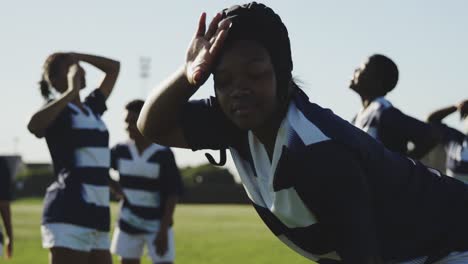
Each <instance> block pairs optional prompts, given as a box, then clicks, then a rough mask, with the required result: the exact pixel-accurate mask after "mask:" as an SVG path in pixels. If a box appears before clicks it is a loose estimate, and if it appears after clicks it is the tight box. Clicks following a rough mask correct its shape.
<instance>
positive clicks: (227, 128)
mask: <svg viewBox="0 0 468 264" xmlns="http://www.w3.org/2000/svg"><path fill="white" fill-rule="evenodd" d="M181 123H182V129H183V131H184V137H185V140H186V141H187V143H188V145H189V146H190V148H191V149H192V150H199V149H215V150H217V149H226V148H228V147H229V146H232V145H233V144H235V142H237V140H238V138H239V137H240V135H241V134H242V133H243V132H242V131H241V130H240V129H238V128H237V127H236V126H235V125H234V124H233V123H232V122H230V121H229V120H228V119H227V118H226V116H225V115H224V113H223V112H222V110H221V108H220V107H219V105H218V103H217V100H216V98H214V97H211V98H210V99H205V100H198V101H189V102H188V103H187V104H186V105H185V106H184V109H183V113H182V120H181Z"/></svg>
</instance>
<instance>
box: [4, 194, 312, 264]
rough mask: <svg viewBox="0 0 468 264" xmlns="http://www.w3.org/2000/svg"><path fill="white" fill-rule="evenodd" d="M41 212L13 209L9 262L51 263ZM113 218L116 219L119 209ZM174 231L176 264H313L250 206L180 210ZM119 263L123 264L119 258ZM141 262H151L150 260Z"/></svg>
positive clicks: (36, 203)
mask: <svg viewBox="0 0 468 264" xmlns="http://www.w3.org/2000/svg"><path fill="white" fill-rule="evenodd" d="M41 211H42V204H41V201H40V200H21V201H16V202H15V203H14V204H13V224H14V232H15V252H14V257H13V259H12V260H11V261H8V262H5V263H12V264H13V263H15V264H26V263H27V264H31V263H34V264H41V263H44V264H46V263H48V261H47V254H48V251H47V250H45V249H42V248H41V238H40V219H41ZM112 215H113V216H114V217H115V216H116V206H115V204H114V205H113V206H112ZM112 222H113V223H114V222H115V221H112ZM174 229H175V232H176V233H175V234H176V255H177V256H176V263H177V264H185V263H190V264H199V263H200V264H219V263H223V264H231V263H236V264H237V263H254V264H263V263H264V264H267V263H268V264H274V263H288V264H301V263H313V262H310V261H308V260H307V259H305V258H303V257H302V256H300V255H298V254H296V253H295V252H293V251H292V250H290V249H289V248H288V247H286V246H285V245H283V244H282V243H281V242H280V241H279V240H278V239H277V238H276V237H275V236H274V235H273V234H272V233H271V232H270V231H269V230H268V229H267V227H266V226H265V225H264V224H263V223H262V221H261V220H260V218H259V217H258V216H257V214H256V213H255V211H254V209H253V208H252V207H251V206H244V205H179V206H178V207H177V209H176V215H175V226H174ZM0 262H3V260H1V259H0ZM114 263H119V262H118V261H117V258H115V257H114ZM142 263H143V264H150V261H149V260H148V258H147V257H146V256H145V257H144V258H143V261H142Z"/></svg>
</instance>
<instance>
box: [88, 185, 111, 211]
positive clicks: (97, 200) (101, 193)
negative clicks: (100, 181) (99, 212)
mask: <svg viewBox="0 0 468 264" xmlns="http://www.w3.org/2000/svg"><path fill="white" fill-rule="evenodd" d="M82 186H83V189H82V197H83V199H84V200H85V201H86V202H87V203H90V204H95V205H97V206H109V199H110V198H109V196H110V192H109V186H97V185H92V184H86V183H83V184H82Z"/></svg>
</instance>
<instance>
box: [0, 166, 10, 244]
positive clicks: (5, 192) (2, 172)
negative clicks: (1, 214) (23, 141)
mask: <svg viewBox="0 0 468 264" xmlns="http://www.w3.org/2000/svg"><path fill="white" fill-rule="evenodd" d="M11 198H12V197H11V172H10V168H9V167H8V163H7V161H6V160H5V159H3V158H0V201H10V200H11ZM0 222H1V221H0ZM2 243H3V234H2V225H1V223H0V244H2Z"/></svg>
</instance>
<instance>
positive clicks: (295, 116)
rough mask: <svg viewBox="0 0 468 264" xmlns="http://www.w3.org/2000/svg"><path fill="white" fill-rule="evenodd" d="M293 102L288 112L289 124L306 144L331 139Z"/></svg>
mask: <svg viewBox="0 0 468 264" xmlns="http://www.w3.org/2000/svg"><path fill="white" fill-rule="evenodd" d="M291 104H293V105H292V106H290V107H289V111H288V114H287V119H288V123H289V126H291V127H292V129H294V131H296V133H297V134H298V136H299V137H300V138H301V139H302V141H303V142H304V144H305V145H311V144H315V143H319V142H322V141H325V140H330V138H329V137H327V136H326V135H325V134H324V133H323V132H322V131H321V130H320V129H319V128H318V127H316V126H315V125H314V124H313V123H312V122H311V121H309V120H308V119H307V118H306V117H305V116H304V114H303V113H302V112H301V111H299V109H298V108H297V107H296V105H295V104H294V103H293V102H291Z"/></svg>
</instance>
